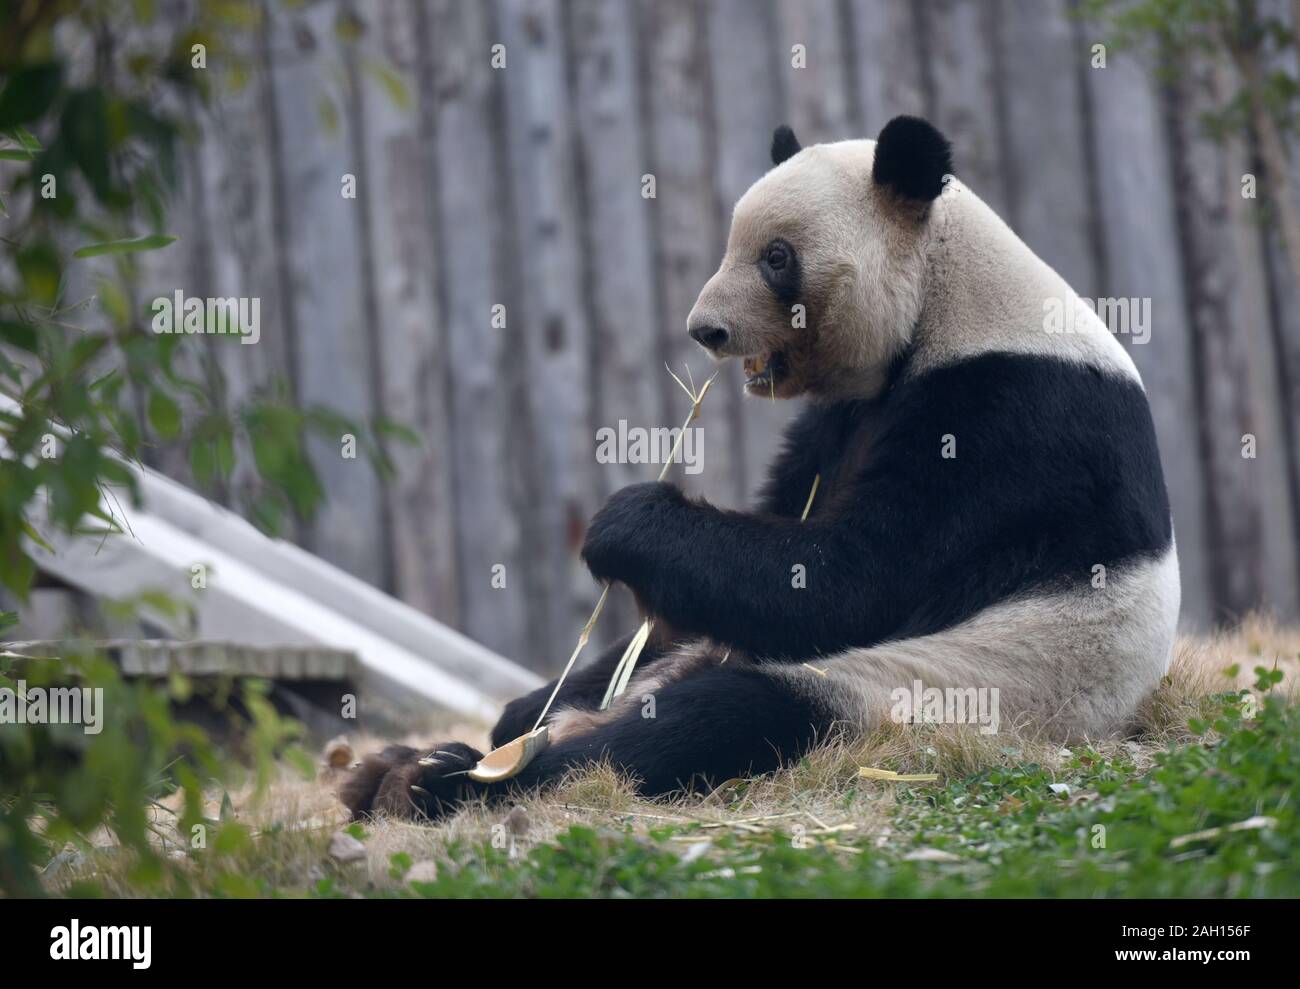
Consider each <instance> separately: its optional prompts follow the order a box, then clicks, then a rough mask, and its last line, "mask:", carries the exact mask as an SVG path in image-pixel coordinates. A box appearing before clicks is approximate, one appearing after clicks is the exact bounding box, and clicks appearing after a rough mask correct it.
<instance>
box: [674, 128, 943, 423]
mask: <svg viewBox="0 0 1300 989" xmlns="http://www.w3.org/2000/svg"><path fill="white" fill-rule="evenodd" d="M772 162H773V164H774V166H775V167H774V168H772V169H771V171H769V172H768V173H767V174H766V175H764V176H763V177H762V178H761V179H759V180H758V181H757V182H755V183H754V185H753V186H752V187H750V189H749V191H748V192H746V193H745V195H744V196H742V197H741V199H740V201H739V202H738V203H737V204H736V209H735V213H734V215H733V217H732V221H731V234H730V236H729V237H728V240H727V252H726V255H725V257H723V259H722V266H721V267H720V268H719V269H718V271H717V273H716V274H715V275H714V276H713V277H712V278H710V279H709V281H708V283H707V284H706V285H705V286H704V289H703V290H702V291H701V292H700V296H699V298H698V299H697V300H696V302H695V306H694V308H693V309H692V310H691V314H690V316H689V318H688V320H687V329H688V331H689V332H690V335H691V336H692V337H693V338H694V339H695V340H696V342H698V343H699V344H700V345H701V346H703V347H704V348H705V349H707V350H708V351H709V352H710V353H712V354H713V356H714V357H716V358H719V359H721V358H725V357H737V358H741V359H743V361H744V367H745V376H746V382H745V388H746V390H747V391H748V392H750V393H751V394H755V395H760V396H769V395H770V396H774V397H778V398H792V397H794V396H796V395H800V394H803V393H811V394H817V395H825V396H829V397H871V396H873V395H874V394H875V393H876V392H878V391H879V389H880V387H881V385H882V384H883V382H884V380H885V377H886V374H887V371H888V368H889V365H890V363H891V362H892V361H893V359H894V358H895V357H896V356H897V355H898V354H899V353H900V352H901V351H902V350H903V349H904V348H905V347H906V346H907V343H908V340H909V339H910V336H911V333H912V328H913V326H914V325H915V324H916V320H917V317H918V316H919V315H920V311H921V302H922V296H923V292H924V287H925V271H926V243H927V239H928V236H929V228H930V218H931V213H932V212H933V211H932V209H931V204H932V203H933V201H934V200H935V198H936V197H938V195H939V194H940V192H942V191H943V188H944V182H945V176H947V175H948V174H950V173H951V172H952V157H951V151H950V148H949V145H948V142H947V140H945V139H944V137H943V135H942V134H940V133H939V132H938V131H937V130H936V129H935V128H934V127H932V126H931V125H930V124H928V123H926V122H925V121H924V120H918V119H917V118H915V117H896V118H895V119H893V120H891V121H890V122H889V123H888V124H886V125H885V128H884V129H883V130H882V131H881V132H880V135H879V137H878V138H877V139H876V140H875V141H842V142H838V143H835V144H819V145H814V146H812V147H809V148H800V146H799V142H798V140H797V139H796V138H795V136H794V133H793V132H792V131H791V130H790V128H789V127H779V128H778V129H777V131H776V133H775V135H774V136H773V139H772Z"/></svg>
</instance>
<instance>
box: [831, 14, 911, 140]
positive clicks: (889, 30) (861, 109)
mask: <svg viewBox="0 0 1300 989" xmlns="http://www.w3.org/2000/svg"><path fill="white" fill-rule="evenodd" d="M847 8H848V19H849V32H850V39H849V40H850V42H851V43H850V44H848V45H847V46H846V48H845V54H846V56H847V57H848V59H849V61H850V64H851V66H852V70H853V73H852V75H853V79H852V82H853V84H854V85H855V86H856V87H857V97H856V100H855V102H856V105H857V110H858V125H859V127H860V128H861V130H860V133H859V135H858V136H860V137H869V138H874V137H875V136H876V135H877V134H879V133H880V128H882V127H884V126H885V124H886V123H888V122H889V120H890V118H892V117H895V116H897V115H898V114H900V113H907V114H911V115H913V116H924V115H925V86H924V82H923V80H922V47H921V40H922V37H921V32H920V31H918V30H917V20H918V15H919V13H920V7H919V5H918V4H916V3H915V2H914V0H874V2H871V3H863V2H860V0H848V3H847Z"/></svg>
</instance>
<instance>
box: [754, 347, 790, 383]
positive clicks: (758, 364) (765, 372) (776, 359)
mask: <svg viewBox="0 0 1300 989" xmlns="http://www.w3.org/2000/svg"><path fill="white" fill-rule="evenodd" d="M744 368H745V387H746V388H749V389H752V390H753V391H756V392H763V391H770V390H771V389H772V388H774V387H776V385H777V383H778V382H779V381H780V380H781V379H782V378H783V377H785V374H786V369H787V368H786V361H785V353H784V352H783V351H780V350H773V351H770V352H769V353H766V354H760V355H759V356H757V357H746V358H745V360H744Z"/></svg>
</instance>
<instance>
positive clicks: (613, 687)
mask: <svg viewBox="0 0 1300 989" xmlns="http://www.w3.org/2000/svg"><path fill="white" fill-rule="evenodd" d="M665 367H667V365H665ZM668 373H669V374H672V375H673V380H674V381H676V382H677V383H678V384H679V385H681V386H682V391H684V392H686V394H687V395H689V396H690V398H691V412H690V415H688V416H687V417H686V421H685V422H684V423H682V428H681V429H680V430H679V431H678V433H677V441H676V442H675V443H674V444H673V448H672V451H671V452H670V453H669V454H668V459H667V460H666V461H665V462H664V469H663V470H661V471H660V472H659V480H661V481H662V480H663V479H664V478H665V477H667V476H668V469H669V468H670V467H672V465H673V461H674V460H676V459H677V453H678V451H679V450H681V447H682V441H683V440H685V439H686V428H687V427H688V426H689V425H690V424H691V423H692V422H693V421H694V420H695V418H696V417H697V416H699V414H700V403H701V402H703V401H704V396H705V394H707V392H708V390H709V385H711V384H713V378H716V377H717V375H716V374H715V375H714V376H713V378H710V379H709V380H708V381H706V382H704V386H703V387H702V388H701V389H700V390H699V392H698V393H697V392H695V391H694V390H693V389H692V388H689V387H687V385H686V384H685V383H684V382H683V381H682V379H681V378H679V377H677V375H676V374H673V369H672V368H668ZM686 373H687V375H688V376H689V375H690V373H691V369H690V367H689V366H688V367H687V368H686ZM691 384H692V385H694V384H695V382H694V381H693V380H692V381H691ZM654 627H655V622H654V619H653V618H647V619H646V620H645V621H643V622H642V623H641V627H640V628H639V629H638V630H637V633H636V635H634V636H632V641H631V642H629V643H628V644H627V648H626V649H625V650H623V655H622V656H621V657H620V658H619V661H618V665H617V666H615V667H614V674H613V676H611V677H610V678H609V686H608V687H606V688H605V696H604V698H602V699H601V702H600V709H601V710H602V711H607V710H609V705H610V704H612V703H613V702H614V698H615V697H618V696H619V695H620V694H622V693H623V691H624V690H626V689H627V685H628V681H630V680H631V679H632V671H633V670H635V669H636V662H637V660H638V659H640V658H641V653H642V652H643V651H644V650H645V645H646V643H647V642H649V641H650V633H651V632H652V631H653V630H654Z"/></svg>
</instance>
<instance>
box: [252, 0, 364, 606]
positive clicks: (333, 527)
mask: <svg viewBox="0 0 1300 989" xmlns="http://www.w3.org/2000/svg"><path fill="white" fill-rule="evenodd" d="M335 13H336V12H335V11H334V10H331V9H330V8H328V7H326V6H316V7H304V8H301V9H299V10H290V11H285V10H283V9H282V8H280V7H279V6H278V5H272V6H271V7H270V9H269V10H268V23H267V33H268V36H269V38H270V43H271V45H272V49H273V52H274V54H273V55H272V57H271V59H270V66H271V78H272V83H273V93H272V96H273V99H274V100H275V104H276V110H277V115H278V119H279V140H278V142H277V147H276V152H277V158H276V165H277V168H278V169H279V170H280V172H281V174H282V176H283V188H282V189H280V190H279V195H280V196H282V197H283V199H284V203H283V205H284V207H285V219H286V220H287V223H288V226H289V235H290V236H289V241H288V244H287V250H288V258H287V261H288V269H289V278H290V283H289V284H288V285H286V286H281V291H284V292H289V293H292V295H293V314H294V317H293V318H294V320H295V324H296V328H295V331H294V332H296V334H297V347H296V354H295V358H296V364H295V366H294V372H295V381H296V384H297V389H296V392H297V398H298V400H299V401H300V402H301V404H302V405H303V406H305V407H308V408H310V407H311V406H313V405H318V404H320V405H328V406H330V407H332V408H333V409H335V410H337V411H338V412H341V413H343V414H345V415H348V416H351V417H353V418H354V419H356V420H361V421H364V420H366V419H367V418H369V417H370V416H371V414H372V412H373V409H374V395H373V394H372V390H371V377H370V374H369V370H368V369H369V366H370V361H371V359H372V357H373V356H374V355H373V353H372V349H371V347H370V346H369V344H368V335H367V332H366V327H367V324H368V323H369V321H370V320H372V319H374V318H375V317H376V314H375V313H369V312H365V311H364V309H363V293H362V282H361V277H362V272H361V265H360V263H359V259H358V244H359V238H360V230H361V220H360V215H359V212H360V211H359V210H358V208H357V200H355V199H346V198H344V196H343V194H342V190H343V184H342V183H343V176H344V175H345V174H347V173H351V174H355V163H354V162H353V160H352V157H351V154H350V149H349V146H348V142H347V134H346V128H347V121H346V118H345V117H344V115H343V111H342V90H341V87H340V85H339V81H338V75H337V67H338V61H337V60H338V59H339V50H338V44H337V39H336V35H335V30H334V17H335ZM327 107H328V108H332V109H327ZM308 449H309V450H310V452H311V456H312V461H313V464H314V465H315V467H316V470H317V472H318V473H319V475H320V478H321V482H322V484H323V486H324V488H325V493H326V496H327V497H326V501H325V503H324V505H323V506H322V507H321V508H320V510H319V512H318V513H317V516H316V518H315V519H313V521H312V523H311V525H310V527H309V529H308V533H307V536H306V541H307V544H308V545H309V546H310V547H311V548H312V549H313V550H314V551H316V552H318V553H320V554H321V555H322V556H324V557H325V558H326V559H327V560H330V561H331V562H335V563H338V564H340V565H341V566H343V567H345V568H346V569H347V570H349V571H350V572H352V573H355V574H357V575H358V576H361V577H364V578H365V579H366V580H370V581H376V582H377V581H379V580H380V579H381V577H382V574H383V572H384V561H383V550H384V539H383V537H382V534H381V532H380V530H379V519H380V511H381V509H380V497H379V489H378V485H377V483H376V480H375V477H374V474H373V472H372V471H371V470H370V468H369V467H368V465H367V463H366V460H365V457H364V454H363V453H361V452H360V450H359V449H358V453H357V456H356V458H355V459H345V458H344V456H343V437H342V435H340V436H337V437H336V436H332V435H331V436H324V437H321V436H314V435H313V436H312V437H311V438H310V440H309V443H308Z"/></svg>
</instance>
